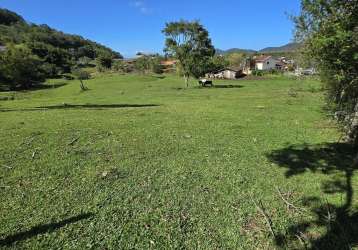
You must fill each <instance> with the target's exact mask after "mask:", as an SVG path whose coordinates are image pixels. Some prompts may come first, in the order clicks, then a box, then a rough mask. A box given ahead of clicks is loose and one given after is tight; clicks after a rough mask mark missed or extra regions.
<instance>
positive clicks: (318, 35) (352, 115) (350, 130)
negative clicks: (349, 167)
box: [295, 0, 358, 161]
mask: <svg viewBox="0 0 358 250" xmlns="http://www.w3.org/2000/svg"><path fill="white" fill-rule="evenodd" d="M295 23H296V38H297V39H298V41H300V42H301V43H302V44H304V47H303V50H302V54H303V55H304V57H305V58H306V59H307V61H314V62H315V64H316V66H317V68H318V70H319V72H320V75H321V79H322V82H323V83H324V84H325V86H326V88H327V100H328V103H329V106H330V108H331V109H332V110H333V111H334V112H335V116H336V117H337V118H338V119H339V121H341V122H342V124H343V125H344V128H345V131H346V132H347V138H346V139H347V140H348V141H351V142H353V143H354V145H355V146H356V147H357V148H358V1H347V0H311V1H302V4H301V14H300V16H298V17H296V18H295ZM357 161H358V157H357Z"/></svg>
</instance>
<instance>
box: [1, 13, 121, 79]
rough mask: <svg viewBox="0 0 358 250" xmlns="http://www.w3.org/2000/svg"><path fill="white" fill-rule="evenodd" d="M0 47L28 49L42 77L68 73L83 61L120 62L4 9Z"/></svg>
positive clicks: (108, 52)
mask: <svg viewBox="0 0 358 250" xmlns="http://www.w3.org/2000/svg"><path fill="white" fill-rule="evenodd" d="M1 44H2V45H6V46H7V47H11V46H13V45H14V44H15V45H20V44H21V46H23V47H27V48H29V49H30V51H31V53H32V54H33V56H32V57H33V58H35V57H36V58H39V59H40V60H41V62H42V64H43V67H42V70H43V71H42V73H43V74H44V76H45V77H55V76H57V75H58V74H63V73H69V72H70V70H71V68H72V67H73V66H75V65H76V62H77V61H79V60H83V59H84V58H88V59H90V60H93V59H96V58H98V57H101V58H102V57H104V55H105V56H106V58H108V57H109V58H111V59H113V58H122V56H121V54H119V53H117V52H114V51H112V50H111V49H109V48H107V47H105V46H102V45H100V44H98V43H95V42H92V41H90V40H86V39H84V38H82V37H80V36H76V35H69V34H65V33H62V32H59V31H57V30H54V29H52V28H50V27H48V26H47V25H35V24H28V23H26V22H25V21H24V19H23V18H22V17H21V16H19V15H17V14H16V13H14V12H11V11H9V10H6V9H0V45H1ZM86 60H87V59H86ZM24 63H25V62H24ZM81 63H83V61H81ZM106 66H108V65H106ZM7 70H8V71H9V70H13V72H12V73H11V74H13V75H14V74H17V73H21V72H20V71H17V70H16V69H11V68H8V69H7ZM18 77H19V78H25V77H27V76H21V75H20V76H18Z"/></svg>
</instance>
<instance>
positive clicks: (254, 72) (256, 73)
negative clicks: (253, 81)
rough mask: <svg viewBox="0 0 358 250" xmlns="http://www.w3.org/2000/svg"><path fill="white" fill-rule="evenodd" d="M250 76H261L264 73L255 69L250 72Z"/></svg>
mask: <svg viewBox="0 0 358 250" xmlns="http://www.w3.org/2000/svg"><path fill="white" fill-rule="evenodd" d="M252 75H254V76H263V75H264V72H263V71H262V70H258V69H255V70H253V71H252Z"/></svg>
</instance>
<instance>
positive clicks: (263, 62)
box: [255, 55, 282, 70]
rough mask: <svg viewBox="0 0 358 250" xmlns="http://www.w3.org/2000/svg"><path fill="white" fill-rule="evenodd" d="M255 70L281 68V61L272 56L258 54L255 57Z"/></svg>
mask: <svg viewBox="0 0 358 250" xmlns="http://www.w3.org/2000/svg"><path fill="white" fill-rule="evenodd" d="M255 69H256V70H271V69H278V70H280V69H282V62H281V61H279V60H277V59H274V58H273V57H272V56H264V55H262V56H258V57H256V58H255Z"/></svg>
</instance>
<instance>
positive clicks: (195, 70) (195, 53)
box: [163, 20, 215, 87]
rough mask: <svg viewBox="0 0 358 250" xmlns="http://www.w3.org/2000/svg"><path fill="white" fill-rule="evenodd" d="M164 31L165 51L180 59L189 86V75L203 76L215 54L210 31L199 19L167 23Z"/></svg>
mask: <svg viewBox="0 0 358 250" xmlns="http://www.w3.org/2000/svg"><path fill="white" fill-rule="evenodd" d="M163 33H164V34H165V36H166V42H165V45H166V47H165V49H164V51H165V52H166V54H167V55H169V56H172V57H175V58H176V59H177V60H178V62H179V67H180V70H181V73H182V75H183V76H184V79H185V83H186V86H187V87H188V84H189V77H190V76H193V77H195V78H199V77H200V76H203V75H204V74H205V73H206V71H207V69H208V67H210V60H211V57H213V56H214V54H215V49H214V47H213V45H212V44H211V39H210V38H209V32H208V31H207V30H206V29H205V28H204V27H203V26H202V25H201V24H200V23H199V22H198V21H194V22H188V21H183V20H181V21H179V22H171V23H167V24H166V27H165V28H164V30H163Z"/></svg>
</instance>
